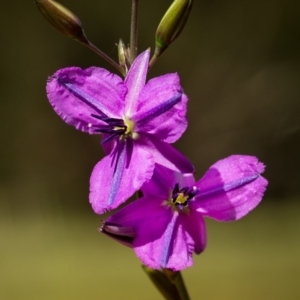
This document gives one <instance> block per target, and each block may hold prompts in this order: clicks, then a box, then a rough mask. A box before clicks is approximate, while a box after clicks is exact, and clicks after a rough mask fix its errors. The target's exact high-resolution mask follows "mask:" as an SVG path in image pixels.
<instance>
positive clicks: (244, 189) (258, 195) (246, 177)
mask: <svg viewBox="0 0 300 300" xmlns="http://www.w3.org/2000/svg"><path fill="white" fill-rule="evenodd" d="M263 171H264V165H263V164H262V163H261V162H259V161H258V159H257V158H256V157H253V156H245V155H232V156H229V157H228V158H225V159H223V160H220V161H218V162H217V163H215V164H214V165H212V166H211V167H210V168H209V170H208V171H207V172H206V173H205V175H204V176H203V177H202V179H201V180H199V181H198V182H197V183H196V186H197V188H199V190H200V192H199V193H198V194H197V195H196V197H195V201H194V202H192V203H191V205H193V206H194V207H195V208H197V210H198V211H199V212H201V213H202V214H204V215H207V216H209V217H211V218H214V219H216V220H218V221H232V220H237V219H240V218H241V217H243V216H244V215H246V214H247V213H248V212H249V211H251V210H252V209H253V208H255V207H256V206H257V205H258V204H259V202H260V201H261V199H262V197H263V193H264V191H265V189H266V186H267V180H266V179H265V178H263V177H262V176H261V175H260V174H261V173H263Z"/></svg>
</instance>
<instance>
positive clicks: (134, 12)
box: [130, 0, 139, 64]
mask: <svg viewBox="0 0 300 300" xmlns="http://www.w3.org/2000/svg"><path fill="white" fill-rule="evenodd" d="M138 4H139V1H138V0H132V6H131V24H130V63H131V64H132V62H133V61H134V59H135V58H136V56H137V41H138Z"/></svg>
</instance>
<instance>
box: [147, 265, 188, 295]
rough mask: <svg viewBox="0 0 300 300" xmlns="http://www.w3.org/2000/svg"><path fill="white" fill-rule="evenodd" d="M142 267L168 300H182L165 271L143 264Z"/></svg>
mask: <svg viewBox="0 0 300 300" xmlns="http://www.w3.org/2000/svg"><path fill="white" fill-rule="evenodd" d="M142 269H143V270H144V272H145V273H146V274H147V276H148V277H149V279H150V280H151V281H152V283H153V284H154V285H155V287H156V288H157V289H158V291H159V292H160V293H161V294H162V296H163V297H164V298H165V299H166V300H182V299H181V297H180V295H179V292H178V291H177V289H176V287H175V286H174V284H173V283H172V282H170V280H169V278H168V277H167V276H166V275H165V274H164V273H163V272H161V271H160V270H154V269H151V268H148V267H146V266H144V265H142Z"/></svg>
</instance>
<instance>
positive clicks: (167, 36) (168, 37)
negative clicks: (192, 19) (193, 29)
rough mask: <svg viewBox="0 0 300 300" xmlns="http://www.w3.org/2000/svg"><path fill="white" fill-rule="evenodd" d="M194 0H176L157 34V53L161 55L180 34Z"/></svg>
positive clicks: (163, 19) (159, 26) (160, 24)
mask: <svg viewBox="0 0 300 300" xmlns="http://www.w3.org/2000/svg"><path fill="white" fill-rule="evenodd" d="M192 5H193V0H175V1H174V2H173V3H172V4H171V6H170V7H169V9H168V10H167V12H166V13H165V15H164V16H163V18H162V20H161V21H160V23H159V25H158V28H157V31H156V35H155V44H156V48H155V55H156V56H157V57H158V56H160V55H161V54H162V53H163V52H164V51H165V50H166V48H167V47H168V46H169V45H170V44H171V43H172V42H173V41H174V40H175V39H176V38H177V37H178V36H179V34H180V33H181V31H182V30H183V28H184V26H185V23H186V21H187V20H188V17H189V14H190V11H191V9H192Z"/></svg>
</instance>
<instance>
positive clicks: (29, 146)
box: [0, 0, 300, 300]
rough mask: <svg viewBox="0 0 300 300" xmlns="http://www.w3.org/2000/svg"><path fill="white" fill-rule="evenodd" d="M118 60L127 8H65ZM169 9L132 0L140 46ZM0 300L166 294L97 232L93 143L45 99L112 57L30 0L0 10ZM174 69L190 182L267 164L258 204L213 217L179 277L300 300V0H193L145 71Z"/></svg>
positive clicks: (193, 287)
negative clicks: (181, 24)
mask: <svg viewBox="0 0 300 300" xmlns="http://www.w3.org/2000/svg"><path fill="white" fill-rule="evenodd" d="M61 3H63V4H64V5H65V6H67V7H69V8H70V9H71V10H73V11H74V12H75V13H76V14H77V15H78V16H79V17H80V19H81V21H82V22H83V24H84V28H85V31H86V33H87V35H88V37H89V38H90V40H91V41H93V42H94V43H95V44H96V45H98V46H99V47H100V48H101V49H102V50H103V51H105V52H106V53H108V54H109V55H110V56H111V57H113V58H115V59H116V55H117V49H116V46H115V43H116V42H117V41H118V39H119V38H120V37H122V38H123V39H124V40H125V41H126V42H128V41H129V22H130V1H129V0H127V1H124V0H123V1H120V0H119V1H90V0H64V1H61ZM170 3H171V1H167V0H157V1H153V0H152V1H150V0H144V1H140V31H139V32H140V38H139V49H140V51H142V50H143V49H145V48H147V47H149V46H151V47H152V48H153V44H154V41H153V40H154V33H155V30H156V26H157V24H158V22H159V20H160V18H161V17H162V15H163V14H164V12H165V10H166V9H167V7H168V6H169V5H170ZM0 6H1V9H0V24H1V26H0V38H1V50H0V53H1V58H0V95H1V101H0V107H1V108H0V110H1V127H0V137H1V147H0V299H1V300H19V299H22V300H26V299H58V300H60V299H72V300H73V299H90V300H92V299H140V298H141V296H142V298H143V299H146V300H147V299H161V296H160V295H159V294H158V292H157V291H156V290H155V288H154V287H153V286H152V285H151V283H150V282H149V281H148V279H147V277H146V276H145V275H144V274H143V273H142V271H141V269H140V263H139V261H138V259H137V258H135V256H134V254H133V252H132V251H131V250H130V249H127V248H124V247H122V246H121V245H119V244H117V243H115V242H113V241H111V240H109V239H108V238H107V237H105V236H102V235H100V234H99V233H98V232H97V228H98V227H99V226H100V220H101V218H103V217H100V216H97V215H95V214H94V213H93V211H92V210H91V208H90V205H89V203H88V182H89V176H90V173H91V170H92V168H93V166H94V165H95V163H96V162H97V161H99V160H100V159H101V157H102V156H103V152H102V149H101V147H100V146H99V137H98V136H89V135H87V134H83V133H81V132H78V131H76V130H75V129H74V128H72V127H70V126H67V125H66V124H64V123H63V122H62V121H61V120H60V118H59V117H58V116H57V115H56V114H55V113H54V112H53V110H52V108H51V107H50V105H49V104H48V101H47V98H46V94H45V82H46V79H47V76H49V75H51V74H53V73H54V72H55V71H56V70H57V69H59V68H62V67H66V66H74V65H76V66H81V67H82V68H85V67H89V66H101V67H105V68H108V69H110V70H111V71H114V70H112V69H111V67H110V66H109V65H107V63H106V62H104V61H103V60H102V59H101V58H99V57H97V56H96V55H95V54H94V53H92V52H90V51H89V50H88V49H86V48H84V47H83V46H81V45H80V44H78V43H76V42H74V41H72V40H69V39H67V38H65V37H64V36H63V35H61V34H60V33H58V32H56V31H55V30H54V29H52V28H51V27H50V25H49V24H48V23H47V22H46V21H45V20H44V19H43V18H42V17H41V15H40V14H39V12H38V10H37V8H36V7H35V4H34V3H33V1H24V0H15V1H6V2H2V3H1V4H0ZM168 72H179V74H180V77H181V82H182V86H183V87H184V89H185V92H186V93H187V94H188V95H189V99H190V101H189V111H188V119H189V128H188V130H187V131H186V133H185V134H184V136H183V137H182V138H181V139H180V141H179V142H178V143H177V144H176V146H177V147H178V148H179V149H180V150H181V151H182V152H183V153H184V154H186V155H187V156H188V157H189V158H190V159H191V160H192V162H193V163H194V165H195V167H196V169H197V175H198V177H200V176H201V174H202V173H203V172H205V170H206V169H207V168H208V167H209V166H210V165H211V164H212V163H214V162H215V161H216V160H218V159H221V158H224V157H226V156H228V155H230V154H234V153H235V154H250V155H255V156H257V157H259V158H260V160H261V161H263V162H265V164H266V165H267V170H266V172H265V177H267V178H268V180H269V182H270V184H269V187H268V191H267V193H266V196H265V198H264V200H263V202H262V203H261V204H260V206H259V207H258V208H257V209H256V210H254V211H253V212H252V213H250V214H249V215H248V216H247V217H245V218H244V219H242V220H240V221H239V222H235V223H229V224H222V223H217V222H214V221H211V220H208V222H207V227H208V247H207V249H206V251H205V252H204V253H203V254H202V255H201V256H197V257H195V266H194V267H193V268H190V269H187V270H186V271H184V272H183V275H184V277H185V280H186V284H187V287H188V289H189V291H190V294H191V297H192V299H275V300H276V299H300V287H299V280H300V261H299V253H300V234H299V229H300V219H299V208H300V205H299V194H300V184H299V180H300V172H299V169H300V154H299V150H300V117H299V113H300V84H299V82H300V2H299V1H298V0H202V1H195V3H194V8H193V11H192V13H191V17H190V19H189V21H188V23H187V26H186V28H185V30H184V32H183V33H182V35H181V36H180V37H179V39H178V40H177V41H176V42H175V43H174V44H173V45H172V47H170V49H169V50H168V51H167V52H166V54H165V55H164V56H163V57H162V58H161V59H160V60H159V61H158V62H157V64H156V65H155V67H154V68H153V69H152V70H151V72H150V74H149V77H150V78H151V77H154V76H156V75H159V74H163V73H168Z"/></svg>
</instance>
